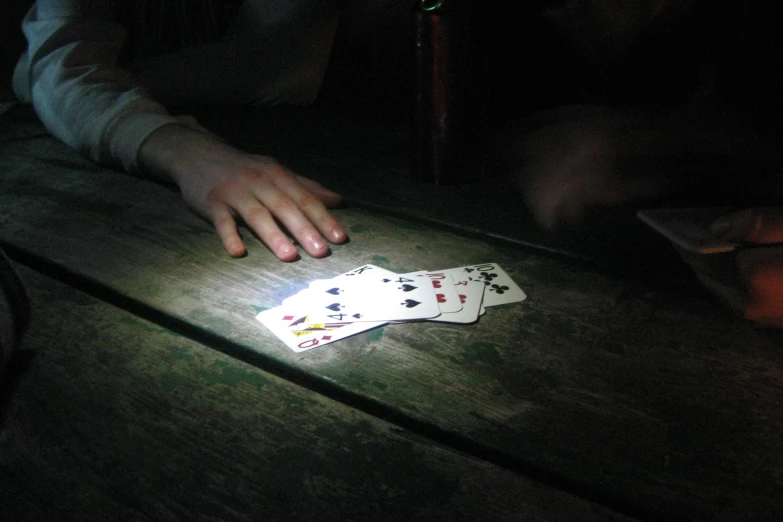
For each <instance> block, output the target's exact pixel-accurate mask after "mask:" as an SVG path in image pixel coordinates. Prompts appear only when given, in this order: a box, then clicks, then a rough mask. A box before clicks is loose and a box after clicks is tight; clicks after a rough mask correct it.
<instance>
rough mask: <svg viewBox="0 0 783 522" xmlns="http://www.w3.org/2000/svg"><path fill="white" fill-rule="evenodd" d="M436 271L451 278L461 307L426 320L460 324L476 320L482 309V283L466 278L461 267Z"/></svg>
mask: <svg viewBox="0 0 783 522" xmlns="http://www.w3.org/2000/svg"><path fill="white" fill-rule="evenodd" d="M437 273H443V274H446V275H448V276H449V277H450V278H451V279H452V281H453V284H454V288H455V290H456V291H457V296H458V298H459V300H460V304H461V305H462V308H461V309H460V310H458V311H456V312H451V313H441V314H440V315H439V316H438V317H434V318H432V319H428V321H436V322H440V323H462V324H469V323H474V322H476V320H478V318H479V315H481V313H482V311H483V310H484V309H483V307H482V306H481V302H482V299H483V297H484V284H483V283H481V282H479V281H471V280H470V279H468V277H467V274H466V273H465V272H463V269H462V268H461V267H460V268H450V269H448V270H440V271H438V272H437Z"/></svg>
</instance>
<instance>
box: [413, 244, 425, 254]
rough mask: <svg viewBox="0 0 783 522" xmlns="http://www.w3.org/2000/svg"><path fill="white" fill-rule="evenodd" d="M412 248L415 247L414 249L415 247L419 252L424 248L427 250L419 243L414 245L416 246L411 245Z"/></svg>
mask: <svg viewBox="0 0 783 522" xmlns="http://www.w3.org/2000/svg"><path fill="white" fill-rule="evenodd" d="M413 248H415V249H416V250H418V251H419V252H423V251H424V250H427V249H426V248H424V247H423V246H421V245H416V246H415V247H413Z"/></svg>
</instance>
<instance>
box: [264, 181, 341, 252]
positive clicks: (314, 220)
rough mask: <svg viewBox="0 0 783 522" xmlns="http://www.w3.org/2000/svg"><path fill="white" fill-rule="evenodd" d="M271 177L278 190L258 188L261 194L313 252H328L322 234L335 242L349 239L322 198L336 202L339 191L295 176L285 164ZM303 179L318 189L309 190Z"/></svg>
mask: <svg viewBox="0 0 783 522" xmlns="http://www.w3.org/2000/svg"><path fill="white" fill-rule="evenodd" d="M272 180H273V182H274V185H275V188H276V189H278V190H266V191H263V192H257V196H258V198H259V199H260V200H261V201H262V202H263V203H264V205H266V206H267V208H269V210H270V211H271V212H272V213H273V214H274V215H275V217H277V218H278V219H279V220H280V221H282V223H283V224H284V225H285V226H286V228H288V230H289V231H290V232H291V233H292V234H293V235H294V237H296V239H297V241H299V242H300V244H301V245H302V246H303V247H304V248H305V250H306V251H307V252H308V253H309V254H310V255H315V256H318V255H320V254H321V253H323V255H325V254H326V253H327V252H328V247H327V246H326V244H325V243H324V242H323V239H322V237H323V238H326V239H328V240H329V241H330V242H332V243H342V242H344V241H345V240H346V239H347V237H348V236H347V235H346V233H345V231H344V230H343V228H342V227H341V226H340V224H339V223H338V222H337V220H336V219H334V217H332V215H331V214H330V213H329V211H328V210H327V209H326V206H325V205H324V201H323V199H322V198H321V196H324V197H326V198H327V201H328V202H329V203H335V204H336V203H339V201H340V200H341V197H340V196H339V195H338V194H335V193H334V192H331V191H329V190H326V189H325V188H323V187H321V186H320V185H318V184H317V183H316V182H314V181H312V180H307V178H301V177H299V176H294V175H292V174H291V173H290V172H288V171H287V169H285V168H284V167H282V166H277V171H276V172H275V173H274V176H273V178H272ZM301 180H306V182H307V185H308V187H313V188H315V189H316V190H318V192H315V193H314V192H312V191H310V190H308V189H307V188H306V187H305V186H304V185H303V184H302V183H301ZM313 225H314V226H315V228H314V227H313ZM316 229H317V230H316ZM319 233H320V234H319Z"/></svg>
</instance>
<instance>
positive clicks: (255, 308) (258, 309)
mask: <svg viewBox="0 0 783 522" xmlns="http://www.w3.org/2000/svg"><path fill="white" fill-rule="evenodd" d="M252 308H253V311H254V312H255V315H258V314H260V313H261V312H266V311H267V310H269V308H267V307H266V306H255V305H253V306H252Z"/></svg>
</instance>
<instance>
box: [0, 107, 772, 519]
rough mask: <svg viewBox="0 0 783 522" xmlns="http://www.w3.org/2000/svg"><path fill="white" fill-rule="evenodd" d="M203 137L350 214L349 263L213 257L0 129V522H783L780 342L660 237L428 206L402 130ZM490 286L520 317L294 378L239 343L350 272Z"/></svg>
mask: <svg viewBox="0 0 783 522" xmlns="http://www.w3.org/2000/svg"><path fill="white" fill-rule="evenodd" d="M218 115H220V116H221V118H222V119H221V118H218V117H217V116H218ZM201 116H202V119H203V120H204V121H205V122H207V123H209V124H210V125H212V126H213V127H214V128H216V129H217V130H218V131H222V132H225V133H226V134H227V135H230V136H231V137H232V140H233V141H235V142H236V143H238V144H240V145H242V146H244V147H246V148H248V149H250V150H254V151H257V152H263V153H267V154H270V155H274V156H277V157H278V158H280V159H281V160H283V161H285V162H286V163H287V164H289V165H291V166H292V167H295V168H296V169H297V170H298V171H299V172H300V173H302V174H304V175H309V176H311V177H314V178H317V179H320V180H322V181H323V182H324V183H325V184H326V185H327V186H330V187H333V188H335V189H337V190H339V191H342V192H343V193H344V194H346V195H347V196H348V199H349V205H348V206H347V207H346V208H343V209H340V210H338V211H336V216H337V217H338V219H339V220H340V221H341V222H342V223H343V224H344V226H345V227H346V229H347V230H348V232H349V234H350V236H351V241H350V243H349V244H347V245H343V246H337V247H335V248H333V253H332V255H331V256H330V257H328V258H325V259H321V260H314V259H310V258H309V257H304V258H302V259H301V260H299V261H297V262H294V263H290V264H283V263H280V262H278V261H276V260H275V259H274V258H273V256H272V255H271V254H270V253H269V252H268V251H267V250H266V249H265V248H264V247H263V246H262V245H260V244H258V243H257V242H254V241H252V240H251V241H249V253H248V255H247V256H246V257H244V258H241V259H231V258H229V257H228V256H227V255H225V254H224V253H223V251H222V249H221V247H220V243H219V240H218V238H217V237H216V236H215V235H214V234H213V233H212V231H211V228H210V226H209V225H208V224H207V223H205V222H203V221H202V220H200V219H199V218H197V217H195V216H194V215H193V214H191V213H190V212H189V211H188V210H187V208H186V207H185V206H184V204H183V203H182V201H181V200H180V197H179V195H178V194H177V193H176V192H175V191H173V190H169V189H168V188H166V187H162V186H160V185H157V184H155V183H152V182H149V181H145V180H142V179H137V178H133V177H131V176H128V175H124V174H121V173H117V172H114V171H111V170H108V169H104V168H100V167H97V166H95V165H93V164H92V163H90V162H89V161H87V160H84V159H82V158H81V157H79V156H78V155H77V154H76V153H74V152H72V151H70V150H69V149H67V148H66V147H65V146H63V145H61V144H59V143H58V142H56V141H55V140H54V139H52V138H51V137H49V136H48V135H47V134H46V132H45V130H44V129H43V128H42V127H41V125H40V124H39V123H38V122H37V120H36V119H35V118H34V117H33V115H32V113H31V112H30V111H29V109H27V108H23V107H20V108H16V109H13V110H11V111H10V112H8V113H6V114H5V115H3V116H0V173H2V174H0V244H1V245H2V246H3V248H4V249H5V250H6V252H7V253H8V254H9V255H10V256H11V257H12V258H13V259H14V260H15V262H16V263H17V264H18V266H19V270H20V273H21V276H22V277H23V278H24V280H25V282H26V283H27V285H28V286H29V289H30V294H31V298H32V302H33V308H34V317H33V321H32V325H31V327H30V330H29V331H28V333H27V336H26V337H25V339H24V344H23V347H22V348H23V349H22V351H21V353H20V354H19V356H18V357H17V360H16V364H15V366H14V369H15V370H16V372H15V377H14V378H13V379H12V380H11V381H10V382H6V383H5V384H4V388H3V391H4V395H3V397H4V398H3V403H2V421H1V422H2V424H0V506H2V507H0V510H2V511H0V514H2V519H3V520H62V519H73V520H319V521H322V520H341V521H342V520H373V519H375V520H406V521H407V520H428V521H429V520H527V519H541V520H624V519H644V520H692V519H709V520H737V519H742V520H775V519H778V518H779V516H780V515H779V511H780V509H781V507H783V500H781V499H782V498H783V496H781V495H780V494H779V493H780V491H781V482H782V481H783V473H782V472H781V470H783V415H782V413H783V407H781V397H783V371H782V369H783V350H782V348H783V343H781V341H783V336H781V333H780V332H778V331H769V330H762V329H758V328H755V327H753V326H752V325H749V324H747V323H746V322H744V321H742V320H740V319H736V318H733V317H732V316H730V315H729V314H728V313H727V312H726V311H725V310H724V309H723V308H722V307H721V306H720V305H719V304H718V303H716V302H715V301H714V300H713V299H712V298H711V297H710V296H709V295H708V294H707V293H706V292H705V291H703V290H702V289H701V287H700V286H699V285H698V284H697V283H696V282H695V281H694V279H693V276H692V275H691V274H690V273H689V272H688V271H687V269H686V268H685V267H684V266H683V265H682V264H681V263H679V260H678V259H677V258H676V256H675V255H674V253H673V252H672V251H671V249H670V248H669V246H668V244H667V243H666V242H665V241H663V240H661V239H660V238H658V237H657V236H656V235H655V234H654V233H652V232H651V231H648V230H646V229H645V228H644V227H642V226H641V225H639V224H638V223H636V222H634V220H633V219H630V218H629V217H628V215H622V214H617V215H614V216H606V218H605V219H604V220H603V221H601V222H600V223H598V224H597V225H596V227H594V228H592V229H591V231H590V232H586V233H585V232H583V233H581V234H580V233H564V234H561V235H551V236H546V235H544V234H543V233H541V232H540V231H537V230H536V229H535V227H534V226H533V225H532V224H531V223H530V221H529V219H528V217H527V216H526V214H525V212H524V210H523V209H521V207H520V206H519V205H520V204H519V201H518V197H517V196H516V195H515V194H514V193H513V192H512V191H510V190H509V189H508V187H506V186H505V185H504V182H503V181H501V180H477V181H476V183H474V184H468V185H465V186H458V187H445V188H442V189H434V188H433V187H430V186H428V185H426V184H423V183H419V182H417V181H416V180H413V179H411V178H410V176H409V175H408V174H407V173H408V172H409V167H410V164H409V158H408V155H407V154H406V152H407V150H408V149H407V147H408V145H409V143H410V141H409V140H410V135H409V133H408V132H407V130H406V127H405V125H401V126H393V125H391V126H384V125H376V124H375V123H373V122H371V121H366V122H361V121H360V122H358V123H357V122H356V121H349V120H347V119H341V117H340V116H339V115H335V114H328V113H326V112H322V111H321V112H319V109H311V110H309V111H308V110H302V111H293V110H289V111H277V112H275V111H271V112H267V113H263V114H261V113H254V114H252V115H251V114H248V113H247V112H245V113H242V114H240V113H239V112H237V113H235V114H230V115H228V116H227V115H226V114H225V113H219V112H218V111H217V110H214V111H210V110H204V112H203V114H202V115H201ZM221 121H222V122H223V123H222V128H221ZM259 122H261V123H259ZM484 261H494V262H497V263H499V264H500V266H502V267H503V268H504V269H505V270H506V271H507V272H508V273H509V274H510V275H512V277H513V278H514V279H515V280H516V281H517V282H518V283H519V285H520V286H521V287H522V288H523V289H524V290H525V291H526V292H527V294H528V299H527V300H526V301H525V302H523V303H519V304H515V305H509V306H502V307H495V308H491V309H489V310H488V312H487V314H486V315H485V316H484V317H482V318H481V320H480V321H479V322H478V323H476V324H473V325H469V326H460V325H447V324H434V323H427V322H422V323H416V324H404V325H390V326H386V327H384V328H382V329H379V330H374V331H372V332H368V333H364V334H360V335H358V336H355V337H353V338H349V339H346V340H343V341H340V342H339V343H335V344H332V345H329V346H325V347H322V348H320V349H315V350H312V351H309V352H305V353H302V354H296V353H294V352H292V351H290V350H289V349H288V348H286V347H285V345H284V344H283V343H282V342H280V341H279V340H278V339H277V338H276V337H274V335H272V334H271V333H270V332H269V331H268V330H266V329H265V328H264V327H263V326H262V325H260V324H259V323H258V322H257V321H256V320H255V318H254V316H255V314H256V313H257V312H258V311H260V310H264V309H267V308H271V307H274V306H276V305H277V304H279V303H280V301H282V299H283V298H285V297H287V296H288V295H291V294H293V293H295V292H296V291H298V290H300V289H302V288H305V287H306V286H307V284H308V283H309V282H310V281H311V280H313V279H318V278H328V277H332V276H335V275H337V274H339V273H342V272H344V271H346V270H349V269H351V268H354V267H356V266H359V265H362V264H365V263H373V264H377V265H379V266H382V267H385V268H388V269H391V270H394V271H396V272H405V271H413V270H418V269H437V268H447V267H454V266H461V265H464V264H470V263H478V262H484Z"/></svg>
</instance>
